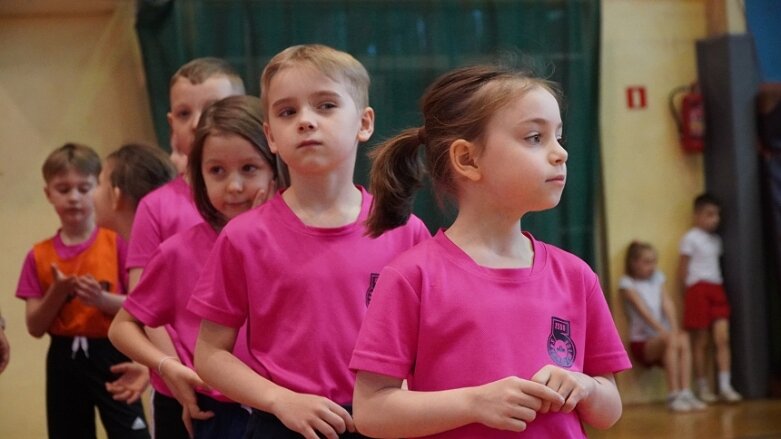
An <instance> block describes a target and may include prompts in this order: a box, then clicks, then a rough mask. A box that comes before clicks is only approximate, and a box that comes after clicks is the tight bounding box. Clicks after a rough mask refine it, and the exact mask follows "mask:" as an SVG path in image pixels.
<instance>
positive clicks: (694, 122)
mask: <svg viewBox="0 0 781 439" xmlns="http://www.w3.org/2000/svg"><path fill="white" fill-rule="evenodd" d="M681 94H683V98H681V104H680V111H679V110H678V108H677V107H676V105H675V101H676V98H677V97H678V96H679V95H681ZM670 112H671V113H672V116H673V119H674V120H675V124H676V125H677V126H678V134H679V136H680V140H681V147H682V148H683V150H684V151H686V152H701V151H702V150H703V149H704V148H705V106H704V103H703V99H702V94H700V87H699V85H698V84H697V83H696V82H695V83H694V84H691V85H684V86H681V87H677V88H675V89H674V90H673V91H672V92H670Z"/></svg>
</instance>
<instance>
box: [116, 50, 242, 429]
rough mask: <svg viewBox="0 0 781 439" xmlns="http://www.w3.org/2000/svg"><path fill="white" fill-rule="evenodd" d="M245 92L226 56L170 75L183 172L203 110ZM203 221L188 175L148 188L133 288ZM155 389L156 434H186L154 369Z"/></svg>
mask: <svg viewBox="0 0 781 439" xmlns="http://www.w3.org/2000/svg"><path fill="white" fill-rule="evenodd" d="M240 94H244V83H243V81H242V79H241V77H240V76H239V75H238V74H237V73H236V71H235V70H234V69H233V68H232V67H231V66H230V64H228V63H227V62H226V61H225V60H222V59H219V58H211V57H206V58H197V59H194V60H192V61H190V62H188V63H187V64H185V65H183V66H182V67H181V68H179V70H177V71H176V73H174V75H173V76H172V77H171V83H170V103H171V109H170V111H169V113H168V114H167V118H168V124H169V126H170V128H171V159H172V160H173V161H174V163H175V164H176V165H177V167H178V168H179V169H178V171H179V172H180V173H182V172H184V170H185V168H186V165H187V155H188V154H189V153H190V150H191V149H192V145H193V139H194V135H195V128H196V126H197V124H198V120H199V119H200V117H201V113H202V112H203V110H204V109H205V108H206V107H207V106H208V105H209V104H211V103H212V102H215V101H217V100H219V99H222V98H224V97H227V96H232V95H240ZM201 221H203V220H202V219H201V217H200V215H199V214H198V211H197V209H196V208H195V205H194V204H193V200H192V195H191V194H190V187H189V184H188V182H187V181H186V179H185V177H184V176H179V177H177V178H175V179H174V180H173V181H171V182H170V183H168V184H166V185H164V186H162V187H160V188H158V189H156V190H155V191H153V192H151V193H149V194H148V195H146V196H145V197H144V198H142V199H141V202H140V203H139V205H138V209H137V210H136V216H135V219H134V221H133V228H132V231H131V233H130V243H129V248H128V259H127V269H128V282H129V288H130V292H131V293H132V291H133V289H134V288H135V286H136V284H137V283H138V281H139V279H140V278H141V274H142V272H143V270H144V267H145V266H146V264H147V263H148V262H149V260H150V259H151V257H152V255H153V254H154V252H155V250H156V249H157V247H158V246H159V245H160V243H162V242H163V241H165V240H166V239H168V238H169V237H171V236H173V235H174V234H176V233H178V232H181V231H183V230H187V229H188V228H190V227H192V226H194V225H196V224H198V223H200V222H201ZM149 334H150V337H152V338H153V340H154V342H155V343H156V344H157V345H158V346H160V348H161V349H164V350H165V351H166V352H168V353H169V354H170V355H174V354H175V351H174V348H173V345H172V344H171V339H170V338H171V337H172V335H171V334H170V333H167V332H166V330H165V329H163V328H156V329H150V330H149ZM150 380H151V383H152V387H153V388H154V389H155V393H154V395H153V398H152V399H153V401H152V402H153V405H154V406H155V409H154V410H153V412H154V415H155V421H156V422H155V433H156V436H157V437H165V438H171V439H178V438H180V439H187V438H188V437H189V436H188V434H187V431H186V430H185V428H184V425H183V424H182V422H181V411H182V407H181V405H179V403H178V402H177V401H176V399H174V398H173V394H172V393H171V391H170V390H169V389H168V388H167V387H166V385H165V383H164V382H163V380H162V379H161V378H160V377H159V376H158V374H157V373H156V372H155V371H154V370H150Z"/></svg>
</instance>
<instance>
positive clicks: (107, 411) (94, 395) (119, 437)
mask: <svg viewBox="0 0 781 439" xmlns="http://www.w3.org/2000/svg"><path fill="white" fill-rule="evenodd" d="M124 361H130V360H129V359H128V358H127V357H126V356H124V355H123V354H122V353H121V352H119V351H118V350H116V348H114V346H112V345H111V343H110V342H109V341H108V339H106V338H90V339H83V341H81V340H76V343H74V338H73V337H59V336H52V338H51V345H50V346H49V352H48V354H47V355H46V426H47V428H48V430H49V438H52V439H59V438H62V439H72V438H79V439H91V438H95V437H96V431H95V430H96V427H95V407H97V408H98V412H99V413H100V420H101V421H102V422H103V426H104V427H106V433H107V435H108V437H109V438H110V439H124V438H129V439H149V429H148V428H147V422H146V418H145V417H144V409H143V407H142V405H141V402H135V403H133V404H127V403H125V402H124V401H115V400H114V399H113V398H112V395H111V394H110V393H109V392H108V391H107V390H106V382H109V381H114V380H116V379H117V378H118V377H117V375H115V374H114V373H112V372H111V370H110V367H111V366H113V365H115V364H117V363H122V362H124Z"/></svg>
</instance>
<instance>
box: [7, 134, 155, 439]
mask: <svg viewBox="0 0 781 439" xmlns="http://www.w3.org/2000/svg"><path fill="white" fill-rule="evenodd" d="M98 174H100V157H98V155H97V154H96V153H95V151H93V150H92V149H91V148H89V147H87V146H83V145H78V144H73V143H68V144H65V145H63V146H62V147H60V148H58V149H56V150H54V152H52V153H51V154H50V155H49V157H47V159H46V161H45V162H44V164H43V177H44V180H45V181H46V186H45V187H44V192H45V193H46V198H47V199H48V200H49V202H50V203H51V204H52V206H53V207H54V210H55V211H56V212H57V215H58V216H59V218H60V225H61V227H60V229H59V230H58V231H57V233H56V234H55V235H54V236H53V237H52V238H49V239H46V240H44V241H41V242H39V243H37V244H35V245H34V246H33V249H32V250H31V251H30V252H29V253H28V254H27V258H26V259H25V261H24V266H23V267H22V274H21V276H20V278H19V285H18V286H17V289H16V296H17V297H19V298H20V299H23V300H25V301H26V321H27V330H28V331H29V332H30V334H31V335H32V336H33V337H36V338H39V337H41V336H43V335H44V334H45V333H48V334H49V335H50V336H51V344H50V346H49V352H48V355H47V359H46V418H47V428H48V431H49V438H90V437H93V438H94V437H95V436H96V433H95V407H97V408H98V411H99V412H100V417H101V420H102V422H103V425H104V426H105V427H106V432H107V434H108V437H109V438H111V439H114V438H149V437H150V436H149V430H148V428H147V425H146V420H145V418H144V412H143V408H142V406H141V403H140V402H135V403H133V404H126V403H125V402H121V401H115V400H114V399H113V398H112V396H111V394H110V393H109V392H108V391H107V390H106V385H105V383H106V382H110V381H114V380H115V379H116V378H117V376H115V375H114V374H113V373H112V372H111V371H110V367H111V366H112V365H114V364H117V363H121V362H125V361H129V360H128V358H127V357H125V356H124V355H123V354H121V353H120V352H119V351H117V350H116V349H115V348H114V347H113V346H112V345H111V343H110V342H109V340H108V338H107V337H108V327H109V326H110V324H111V319H112V317H113V315H114V314H115V313H116V312H117V310H119V308H120V307H121V306H122V303H123V302H124V299H125V296H124V294H125V293H126V291H125V290H126V288H125V285H126V284H127V279H126V274H125V256H126V254H127V248H126V244H125V243H124V242H123V241H122V240H121V238H119V237H118V236H117V234H116V233H114V232H112V231H109V230H106V229H102V228H99V227H97V226H96V225H95V215H94V207H93V201H92V192H93V190H94V189H95V186H96V184H97V178H98Z"/></svg>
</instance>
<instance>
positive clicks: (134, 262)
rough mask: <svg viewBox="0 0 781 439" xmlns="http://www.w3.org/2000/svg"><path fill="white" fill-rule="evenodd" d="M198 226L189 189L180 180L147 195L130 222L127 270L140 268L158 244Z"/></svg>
mask: <svg viewBox="0 0 781 439" xmlns="http://www.w3.org/2000/svg"><path fill="white" fill-rule="evenodd" d="M201 222H203V218H201V215H200V214H199V213H198V209H197V208H196V207H195V203H194V202H193V197H192V194H191V192H190V186H189V185H188V184H187V183H186V182H185V181H184V178H182V177H181V176H179V177H176V178H175V179H174V180H172V181H170V182H169V183H166V184H165V185H163V186H161V187H159V188H157V189H155V190H154V191H152V192H150V193H148V194H147V195H146V196H145V197H144V198H142V199H141V202H139V203H138V209H136V216H135V218H133V229H132V230H131V232H130V247H129V248H128V255H127V268H128V269H130V268H144V267H145V266H146V264H147V263H148V262H149V260H150V259H152V255H153V254H154V252H155V250H157V247H158V246H159V245H160V243H162V242H163V241H165V240H166V239H168V238H170V237H171V236H173V235H175V234H177V233H179V232H182V231H184V230H187V229H189V228H190V227H192V226H194V225H196V224H198V223H201Z"/></svg>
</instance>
